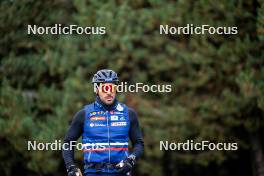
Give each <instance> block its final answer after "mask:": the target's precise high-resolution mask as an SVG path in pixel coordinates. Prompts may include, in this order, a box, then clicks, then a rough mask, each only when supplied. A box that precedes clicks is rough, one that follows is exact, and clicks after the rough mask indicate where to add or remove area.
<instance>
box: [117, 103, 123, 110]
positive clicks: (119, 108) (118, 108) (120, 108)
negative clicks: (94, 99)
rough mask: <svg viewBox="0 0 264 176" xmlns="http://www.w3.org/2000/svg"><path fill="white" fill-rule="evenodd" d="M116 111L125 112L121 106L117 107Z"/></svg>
mask: <svg viewBox="0 0 264 176" xmlns="http://www.w3.org/2000/svg"><path fill="white" fill-rule="evenodd" d="M116 109H117V110H118V111H123V110H124V108H123V107H122V106H121V104H118V105H117V107H116Z"/></svg>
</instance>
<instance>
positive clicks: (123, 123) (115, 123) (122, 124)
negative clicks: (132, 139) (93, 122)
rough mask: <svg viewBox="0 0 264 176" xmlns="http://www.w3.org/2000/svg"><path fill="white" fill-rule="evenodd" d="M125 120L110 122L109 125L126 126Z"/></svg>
mask: <svg viewBox="0 0 264 176" xmlns="http://www.w3.org/2000/svg"><path fill="white" fill-rule="evenodd" d="M126 125H127V123H126V122H112V123H111V126H126Z"/></svg>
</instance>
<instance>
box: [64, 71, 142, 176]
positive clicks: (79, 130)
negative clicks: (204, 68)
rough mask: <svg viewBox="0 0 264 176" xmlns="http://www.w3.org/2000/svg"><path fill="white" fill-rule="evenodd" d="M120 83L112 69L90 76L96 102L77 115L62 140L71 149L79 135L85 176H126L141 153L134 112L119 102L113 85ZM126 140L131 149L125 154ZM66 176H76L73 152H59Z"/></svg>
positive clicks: (126, 149) (76, 170) (140, 136)
mask: <svg viewBox="0 0 264 176" xmlns="http://www.w3.org/2000/svg"><path fill="white" fill-rule="evenodd" d="M118 82H119V80H118V77H117V74H116V73H115V72H114V71H112V70H107V69H103V70H99V71H98V72H97V73H96V74H95V75H94V77H93V80H92V83H93V84H95V87H96V100H95V102H94V103H92V104H89V105H86V106H85V107H84V108H83V109H82V110H80V111H79V112H77V113H76V115H75V117H74V119H73V121H72V123H71V125H70V128H69V129H68V131H67V134H66V136H65V139H64V143H66V144H67V145H65V146H70V144H71V143H72V142H73V141H77V140H78V138H79V137H80V136H81V135H82V146H83V153H84V174H85V176H96V175H109V176H125V175H129V173H130V171H131V170H132V168H133V166H134V165H135V162H136V160H137V159H138V158H139V156H140V155H141V154H142V152H143V149H144V142H143V139H142V135H141V131H140V127H139V122H138V117H137V114H136V112H135V111H134V110H133V109H131V108H129V107H127V106H126V105H125V104H122V103H119V102H118V100H117V99H116V86H117V84H118ZM129 139H130V140H131V142H132V146H133V149H132V151H131V153H130V152H129V151H128V142H129ZM62 154H63V158H64V162H65V165H66V168H67V172H68V176H79V174H80V172H79V169H78V167H77V166H76V165H75V164H74V149H72V148H71V147H67V148H66V149H65V148H64V149H63V151H62Z"/></svg>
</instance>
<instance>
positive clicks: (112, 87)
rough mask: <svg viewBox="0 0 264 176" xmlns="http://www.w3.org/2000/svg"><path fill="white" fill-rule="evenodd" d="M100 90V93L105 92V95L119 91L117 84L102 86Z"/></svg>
mask: <svg viewBox="0 0 264 176" xmlns="http://www.w3.org/2000/svg"><path fill="white" fill-rule="evenodd" d="M98 89H99V91H100V92H103V93H109V92H115V91H116V89H117V85H115V84H108V85H103V84H101V85H100V86H99V88H98Z"/></svg>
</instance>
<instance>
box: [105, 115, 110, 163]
mask: <svg viewBox="0 0 264 176" xmlns="http://www.w3.org/2000/svg"><path fill="white" fill-rule="evenodd" d="M106 112H107V114H106V115H107V130H108V148H109V150H108V160H109V163H110V161H111V159H110V134H109V128H110V127H109V123H108V119H109V115H108V111H106Z"/></svg>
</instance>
